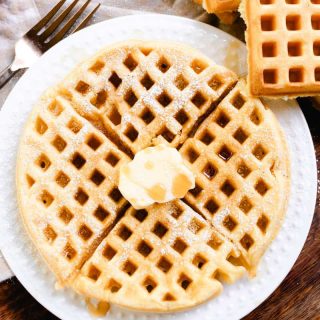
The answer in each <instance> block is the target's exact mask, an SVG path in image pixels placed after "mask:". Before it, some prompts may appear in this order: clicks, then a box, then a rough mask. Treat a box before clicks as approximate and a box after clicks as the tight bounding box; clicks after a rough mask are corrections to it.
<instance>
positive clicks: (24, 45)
mask: <svg viewBox="0 0 320 320" xmlns="http://www.w3.org/2000/svg"><path fill="white" fill-rule="evenodd" d="M78 1H79V0H74V1H73V2H72V3H70V5H69V6H68V7H67V8H66V9H65V10H64V11H62V12H61V13H60V14H59V15H58V16H57V17H56V18H55V19H54V20H53V21H52V22H51V24H50V25H48V26H47V27H46V28H45V30H44V31H42V29H43V28H44V27H45V26H46V25H47V24H48V23H49V22H50V20H51V19H52V18H53V17H54V16H55V15H56V13H57V12H58V11H59V9H60V8H61V7H62V6H63V4H64V3H65V2H66V0H61V1H59V2H58V3H57V4H56V5H55V6H54V7H53V8H52V9H51V11H50V12H48V13H47V15H46V16H45V17H43V18H42V19H41V20H40V21H39V22H38V23H37V24H35V25H34V26H33V27H32V28H31V29H30V30H29V31H28V32H27V33H26V34H25V35H24V36H23V37H22V38H21V39H19V40H18V41H17V42H16V44H15V57H14V60H13V62H12V63H11V64H10V65H9V66H8V67H7V68H5V69H4V70H3V71H2V72H1V73H0V89H1V88H2V87H3V86H4V85H5V84H6V83H7V82H8V81H9V80H10V79H11V78H12V77H13V76H14V75H15V74H16V73H17V72H18V71H19V70H21V69H27V68H29V67H30V66H31V65H32V64H33V63H34V62H35V61H36V60H37V59H38V58H39V57H40V56H41V55H42V54H43V53H44V52H46V51H47V50H48V49H50V48H51V47H52V46H53V45H55V44H56V43H57V42H59V41H60V40H61V39H62V38H63V37H64V36H65V35H66V34H67V32H68V31H69V30H70V29H71V28H72V26H73V25H74V24H75V23H76V21H77V20H78V18H79V17H80V16H81V14H82V13H83V12H84V10H85V9H86V7H87V6H88V5H89V3H90V2H91V0H87V1H86V2H85V3H84V4H83V5H82V6H81V7H80V8H79V9H78V10H77V12H75V13H74V14H73V15H72V16H71V17H70V18H69V20H67V22H66V23H65V25H64V26H63V27H62V28H61V30H59V31H58V32H57V33H56V34H55V35H54V36H53V37H52V38H49V37H50V36H51V35H52V34H53V32H54V31H56V30H57V28H58V27H59V26H61V24H62V22H63V21H64V20H65V18H66V17H67V15H68V14H69V13H70V12H71V10H72V9H73V8H74V7H75V5H76V4H77V3H78ZM99 6H100V4H97V5H96V7H95V8H94V9H93V10H92V11H91V12H90V13H89V14H88V15H87V16H86V17H85V18H84V19H83V20H82V21H81V22H80V24H79V25H78V26H77V27H76V28H75V30H73V32H72V33H74V32H76V31H78V30H80V29H82V28H83V27H84V26H85V25H86V24H87V22H88V21H89V20H90V18H91V17H92V16H93V14H94V13H95V12H96V11H97V10H98V8H99ZM40 31H42V32H40Z"/></svg>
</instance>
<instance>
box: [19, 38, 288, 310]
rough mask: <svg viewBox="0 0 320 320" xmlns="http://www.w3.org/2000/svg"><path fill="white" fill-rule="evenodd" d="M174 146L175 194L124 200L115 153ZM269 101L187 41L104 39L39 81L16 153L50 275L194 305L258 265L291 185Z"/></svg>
mask: <svg viewBox="0 0 320 320" xmlns="http://www.w3.org/2000/svg"><path fill="white" fill-rule="evenodd" d="M158 143H166V144H168V145H170V146H172V147H175V148H177V149H178V150H179V151H180V153H181V155H182V157H183V158H184V160H185V163H186V164H187V165H188V166H189V168H190V169H191V170H192V171H193V173H194V175H195V176H196V187H195V188H194V189H193V190H190V192H189V193H188V194H187V195H186V197H185V198H184V199H183V200H174V201H172V202H168V203H164V204H155V205H152V206H150V207H147V208H146V209H144V210H134V209H133V208H132V207H131V206H130V204H129V203H128V202H127V200H126V199H125V198H124V197H123V196H122V195H121V193H120V192H119V190H118V179H119V177H118V175H119V168H120V167H121V165H123V164H126V163H128V162H129V161H130V160H131V159H132V158H133V157H134V155H135V154H136V153H137V152H138V151H139V150H142V149H144V148H146V147H148V146H151V145H153V144H158ZM288 172H289V164H288V152H287V149H286V144H285V141H284V137H283V133H282V131H281V129H280V127H279V125H278V123H277V121H276V119H275V118H274V116H273V114H272V112H271V111H270V110H269V109H268V108H267V107H266V106H265V105H263V104H262V103H261V101H260V100H258V99H252V98H250V97H249V96H248V94H247V90H246V85H245V83H244V81H238V79H237V77H236V76H235V74H233V73H232V72H231V71H229V70H227V69H225V68H223V67H220V66H217V65H215V64H214V63H213V62H212V61H211V60H209V59H208V58H206V57H204V56H203V55H201V54H200V53H199V52H196V51H194V50H192V49H190V48H186V47H183V46H180V45H177V44H169V43H160V42H139V41H132V42H127V43H121V44H117V45H115V46H113V47H108V48H106V49H104V50H102V51H101V52H99V53H98V54H97V55H95V56H94V57H93V58H91V59H89V60H88V61H86V62H84V63H82V64H81V65H79V66H78V68H77V69H76V70H74V71H73V72H72V73H71V74H70V75H69V76H68V77H67V78H66V79H65V80H64V81H62V82H61V83H60V84H59V85H57V86H56V87H54V88H52V89H50V90H48V91H47V92H46V93H45V94H44V96H43V97H42V98H41V99H40V101H39V103H38V104H37V106H35V108H34V110H33V112H32V114H31V116H30V118H29V120H28V122H27V125H26V129H25V131H24V133H23V136H22V139H21V144H20V150H19V155H18V163H17V186H18V199H19V206H20V210H21V214H22V217H23V221H24V224H25V226H26V229H27V230H28V233H29V235H30V237H31V238H32V240H33V241H34V244H35V246H36V247H37V249H38V250H39V252H40V253H41V254H42V256H43V257H44V259H45V260H46V262H47V264H48V265H49V267H50V268H51V269H52V271H53V272H54V273H55V275H56V277H57V279H58V281H59V283H60V285H62V286H70V287H73V288H74V289H75V290H76V291H77V292H79V293H81V294H83V295H85V296H88V297H94V298H97V299H100V300H105V301H110V302H112V303H115V304H118V305H121V306H124V307H128V308H132V309H136V310H142V311H143V310H144V311H152V310H156V311H175V310H181V309H186V308H190V307H192V306H195V305H197V304H199V303H201V302H203V301H205V300H207V299H209V298H211V297H213V296H216V295H217V294H219V293H220V291H221V290H222V287H223V282H227V283H232V282H234V281H236V280H237V279H239V278H240V277H241V276H242V275H243V274H244V273H245V271H248V272H249V273H250V274H251V275H253V274H254V272H255V270H256V267H257V265H258V263H259V260H260V258H261V256H262V254H263V252H264V251H265V250H266V248H267V247H268V246H269V244H270V242H271V241H272V240H273V238H274V237H275V235H276V234H277V232H278V230H279V227H280V225H281V222H282V218H283V216H284V213H285V207H286V204H287V197H288V193H289V177H288V175H289V173H288Z"/></svg>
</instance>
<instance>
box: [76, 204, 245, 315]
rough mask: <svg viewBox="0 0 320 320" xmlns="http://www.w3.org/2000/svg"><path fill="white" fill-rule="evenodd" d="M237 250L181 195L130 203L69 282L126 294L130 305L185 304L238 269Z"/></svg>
mask: <svg viewBox="0 0 320 320" xmlns="http://www.w3.org/2000/svg"><path fill="white" fill-rule="evenodd" d="M238 255H239V253H237V252H235V251H234V247H233V245H232V244H231V242H229V241H228V240H226V239H225V238H224V237H223V236H221V235H220V234H218V233H217V232H216V231H214V230H213V229H212V228H211V227H210V225H209V224H208V223H207V222H206V221H205V220H204V219H203V218H201V217H200V216H199V215H198V214H197V213H196V212H194V211H193V210H192V209H191V208H189V207H188V206H187V205H185V204H184V203H183V202H181V201H176V202H171V203H167V204H161V205H154V206H152V207H150V208H148V209H147V210H138V211H136V210H134V209H133V208H130V209H129V210H128V211H127V212H126V213H125V215H124V217H123V218H122V219H121V220H120V222H119V223H118V224H117V226H116V227H115V228H114V229H113V230H112V231H111V232H110V234H109V235H108V236H107V237H106V239H105V240H104V241H103V242H102V243H101V245H100V246H99V248H98V249H97V250H96V252H95V253H94V255H93V256H92V257H91V259H90V260H89V261H88V262H87V263H86V264H85V265H84V267H83V269H82V271H81V276H80V277H78V278H77V280H76V282H75V288H76V290H79V291H80V292H81V291H82V290H83V289H84V288H86V289H85V292H90V293H91V294H92V296H93V297H96V298H99V299H101V298H104V299H106V300H108V301H112V302H114V303H116V304H122V303H123V302H122V301H123V299H128V298H129V300H128V302H127V303H128V305H127V306H128V307H130V308H134V309H140V308H143V309H145V310H170V309H172V308H174V309H179V308H181V307H183V306H184V305H188V306H189V307H191V306H192V305H194V304H196V303H198V302H199V301H204V300H207V299H208V298H210V297H212V296H215V295H217V294H218V293H219V292H220V291H221V290H222V285H221V281H226V282H228V283H232V282H234V281H235V280H236V279H238V278H239V277H240V276H241V275H242V274H243V272H244V268H243V267H241V266H238V265H236V264H235V261H237V257H238ZM229 260H230V261H229ZM204 287H205V288H206V289H205V290H204ZM88 289H89V290H88ZM146 300H148V304H147V305H146V304H145V301H146Z"/></svg>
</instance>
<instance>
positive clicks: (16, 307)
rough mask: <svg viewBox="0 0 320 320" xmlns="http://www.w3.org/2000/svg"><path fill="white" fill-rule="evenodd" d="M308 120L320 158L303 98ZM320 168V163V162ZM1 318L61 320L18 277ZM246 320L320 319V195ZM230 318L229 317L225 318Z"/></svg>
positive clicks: (319, 128) (1, 298)
mask: <svg viewBox="0 0 320 320" xmlns="http://www.w3.org/2000/svg"><path fill="white" fill-rule="evenodd" d="M299 102H300V105H301V106H302V109H303V112H304V114H305V116H306V119H307V121H308V124H309V127H310V130H311V133H312V138H313V142H314V144H315V149H316V155H317V159H318V160H319V159H320V111H316V110H315V109H313V108H311V107H310V103H311V101H310V100H309V99H303V100H300V101H299ZM318 170H320V162H319V163H318ZM0 319H1V320H7V319H15V320H19V319H32V320H42V319H45V320H51V319H58V318H56V317H55V316H53V315H52V314H51V313H50V312H48V311H47V310H46V309H44V308H43V307H42V306H41V305H40V304H39V303H38V302H36V300H34V299H33V298H32V297H31V296H30V294H29V293H28V292H27V291H26V290H25V289H24V288H23V287H22V285H21V284H20V283H19V281H18V280H17V279H16V278H12V279H10V280H8V281H5V282H3V283H1V284H0ZM243 319H244V320H259V319H268V320H269V319H270V320H273V319H277V320H295V319H299V320H319V319H320V196H319V194H318V198H317V206H316V210H315V215H314V219H313V223H312V228H311V230H310V233H309V236H308V240H307V242H306V244H305V246H304V249H303V251H302V253H301V254H300V256H299V258H298V260H297V262H296V263H295V265H294V267H293V269H292V270H291V272H290V273H289V275H288V276H287V277H286V279H285V280H284V281H283V282H282V283H281V285H280V286H279V287H278V289H277V290H276V291H275V292H274V293H273V294H272V295H271V296H270V297H269V298H268V299H267V300H266V301H265V302H264V303H262V304H261V305H260V306H259V307H258V308H257V309H255V310H254V311H252V312H251V313H250V314H249V315H248V316H246V317H245V318H243ZM226 320H227V319H226Z"/></svg>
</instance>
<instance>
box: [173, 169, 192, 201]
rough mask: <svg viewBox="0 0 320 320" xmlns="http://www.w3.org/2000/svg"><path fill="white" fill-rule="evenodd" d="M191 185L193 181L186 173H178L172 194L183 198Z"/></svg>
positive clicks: (174, 180)
mask: <svg viewBox="0 0 320 320" xmlns="http://www.w3.org/2000/svg"><path fill="white" fill-rule="evenodd" d="M191 187H192V182H191V181H190V180H189V178H188V177H187V176H186V175H185V174H183V173H180V174H177V175H176V176H175V178H174V179H173V182H172V194H173V195H174V196H175V197H176V198H182V197H184V196H185V194H186V193H187V191H188V190H189V189H190V188H191Z"/></svg>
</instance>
